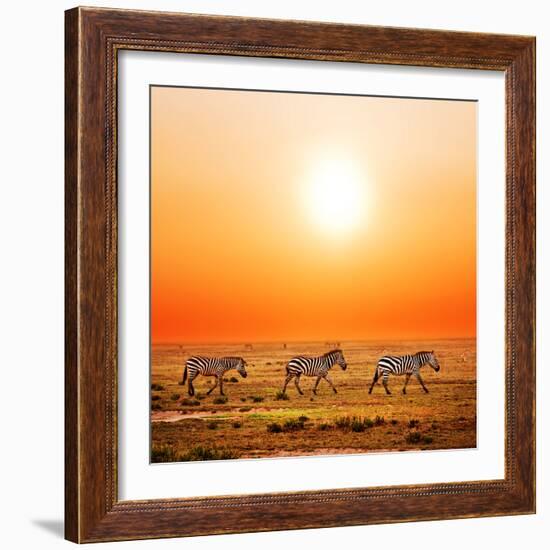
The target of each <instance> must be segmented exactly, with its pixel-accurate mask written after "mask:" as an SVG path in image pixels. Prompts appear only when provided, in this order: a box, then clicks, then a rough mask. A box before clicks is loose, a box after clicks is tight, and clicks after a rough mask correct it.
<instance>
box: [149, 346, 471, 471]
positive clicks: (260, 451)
mask: <svg viewBox="0 0 550 550" xmlns="http://www.w3.org/2000/svg"><path fill="white" fill-rule="evenodd" d="M331 347H332V346H330V345H329V344H327V343H322V342H321V343H288V344H287V345H286V347H285V345H284V344H282V343H266V344H254V345H253V346H250V345H245V344H231V345H229V344H226V345H218V346H212V345H208V346H200V345H190V344H184V345H181V346H180V345H157V346H153V350H152V371H151V421H152V425H151V426H152V427H151V439H152V453H151V459H152V461H153V462H170V461H186V460H208V459H227V458H258V457H275V456H298V455H317V454H349V453H365V452H373V451H405V450H429V449H463V448H472V447H475V446H476V347H475V340H474V339H456V340H437V341H414V342H413V341H407V342H405V341H403V342H397V341H394V342H341V343H340V347H341V349H342V350H343V352H344V356H345V358H346V361H347V364H348V369H347V370H346V371H345V372H344V371H342V370H341V369H340V367H338V366H334V367H333V368H332V370H331V374H330V376H331V378H332V380H333V382H334V384H335V386H336V388H337V390H338V393H337V394H335V393H333V391H332V389H331V388H330V387H329V385H328V384H327V383H326V382H325V381H323V380H321V382H320V384H319V387H318V390H317V395H313V393H312V388H313V384H314V382H315V378H306V377H302V378H301V382H300V386H301V388H302V391H304V395H303V396H301V395H299V394H298V392H297V391H296V388H295V386H294V383H293V382H291V383H290V384H289V386H288V388H287V392H286V397H285V396H284V395H282V393H281V392H280V390H281V388H282V385H283V382H284V378H285V365H286V363H287V361H288V360H289V359H290V358H291V357H293V356H295V355H302V354H303V355H320V354H322V353H325V352H327V351H329V350H330V349H331ZM432 349H433V350H434V351H435V352H436V355H437V358H438V359H439V363H440V365H441V370H440V371H439V373H435V372H434V371H433V370H432V369H431V368H430V367H429V366H427V365H426V366H425V367H423V368H422V370H421V374H422V377H423V380H424V383H425V384H426V386H427V387H428V389H429V391H430V393H428V394H425V393H424V391H423V390H422V388H421V387H420V385H419V384H418V382H417V381H416V379H414V377H413V378H411V380H410V382H409V385H408V387H407V394H406V395H403V393H402V392H401V389H402V387H403V383H404V377H390V381H389V387H390V390H391V391H392V395H386V394H385V392H384V388H383V386H382V385H381V383H380V381H379V383H378V384H377V385H376V386H375V388H374V390H373V393H372V394H371V395H369V394H368V389H369V386H370V383H371V381H372V378H373V373H374V368H375V365H376V362H377V359H378V358H379V357H380V356H381V355H385V354H393V355H401V354H406V353H414V352H416V351H420V350H432ZM194 354H202V355H210V356H224V355H232V356H241V357H243V358H244V359H245V360H246V361H247V364H248V366H247V371H248V377H247V378H245V379H243V378H241V377H240V376H239V374H238V373H237V372H236V371H235V370H233V371H229V372H227V373H226V376H225V383H224V392H225V394H226V397H225V398H223V397H220V394H219V387H218V388H216V389H215V390H214V391H213V392H212V394H211V395H209V396H207V395H206V392H207V391H208V390H209V389H210V388H211V387H212V386H213V384H214V379H213V378H205V377H202V376H199V377H197V378H196V379H195V381H194V386H195V392H196V394H195V396H194V397H189V396H188V395H187V385H185V386H183V385H181V384H180V381H181V379H182V372H183V367H184V365H185V359H186V358H187V357H189V356H190V355H194Z"/></svg>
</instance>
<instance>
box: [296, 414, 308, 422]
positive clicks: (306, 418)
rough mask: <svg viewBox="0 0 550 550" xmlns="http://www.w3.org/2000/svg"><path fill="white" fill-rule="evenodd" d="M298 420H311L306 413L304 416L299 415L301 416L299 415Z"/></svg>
mask: <svg viewBox="0 0 550 550" xmlns="http://www.w3.org/2000/svg"><path fill="white" fill-rule="evenodd" d="M298 420H299V421H300V422H307V421H308V420H309V418H308V417H307V416H305V415H302V416H299V417H298Z"/></svg>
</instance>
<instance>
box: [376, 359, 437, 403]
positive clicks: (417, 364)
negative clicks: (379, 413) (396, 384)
mask: <svg viewBox="0 0 550 550" xmlns="http://www.w3.org/2000/svg"><path fill="white" fill-rule="evenodd" d="M426 364H428V365H430V367H432V369H433V370H434V371H435V372H437V371H439V369H440V366H439V362H438V361H437V358H436V356H435V353H434V352H433V351H419V352H418V353H415V354H414V355H401V356H391V355H385V356H384V357H381V358H380V359H379V360H378V365H377V366H376V370H375V371H374V379H373V381H372V384H371V386H370V389H369V393H372V388H373V387H374V385H375V384H376V382H378V378H379V377H380V376H381V377H382V383H383V384H384V389H385V390H386V393H387V394H388V395H390V394H391V392H390V390H389V389H388V378H389V376H390V374H394V375H396V376H402V375H403V374H404V375H405V385H404V386H403V393H407V384H408V383H409V379H410V377H411V375H412V374H414V375H415V376H416V379H417V380H418V381H419V382H420V385H421V386H422V388H423V389H424V391H425V392H426V393H428V388H426V386H425V385H424V381H423V380H422V378H421V376H420V369H421V368H422V367H423V366H424V365H426Z"/></svg>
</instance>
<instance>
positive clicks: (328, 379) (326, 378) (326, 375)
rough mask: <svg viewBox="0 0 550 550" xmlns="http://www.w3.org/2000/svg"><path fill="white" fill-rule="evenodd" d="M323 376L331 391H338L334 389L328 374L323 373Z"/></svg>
mask: <svg viewBox="0 0 550 550" xmlns="http://www.w3.org/2000/svg"><path fill="white" fill-rule="evenodd" d="M324 378H325V380H326V381H327V382H328V383H329V384H330V387H331V388H332V391H333V392H334V393H338V392H337V391H336V388H335V387H334V384H333V383H332V380H331V379H330V378H329V376H328V374H325V377H324Z"/></svg>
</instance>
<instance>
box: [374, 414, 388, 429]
mask: <svg viewBox="0 0 550 550" xmlns="http://www.w3.org/2000/svg"><path fill="white" fill-rule="evenodd" d="M385 423H386V420H385V419H384V417H383V416H378V415H376V418H375V419H374V425H375V426H381V425H382V424H385Z"/></svg>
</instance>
